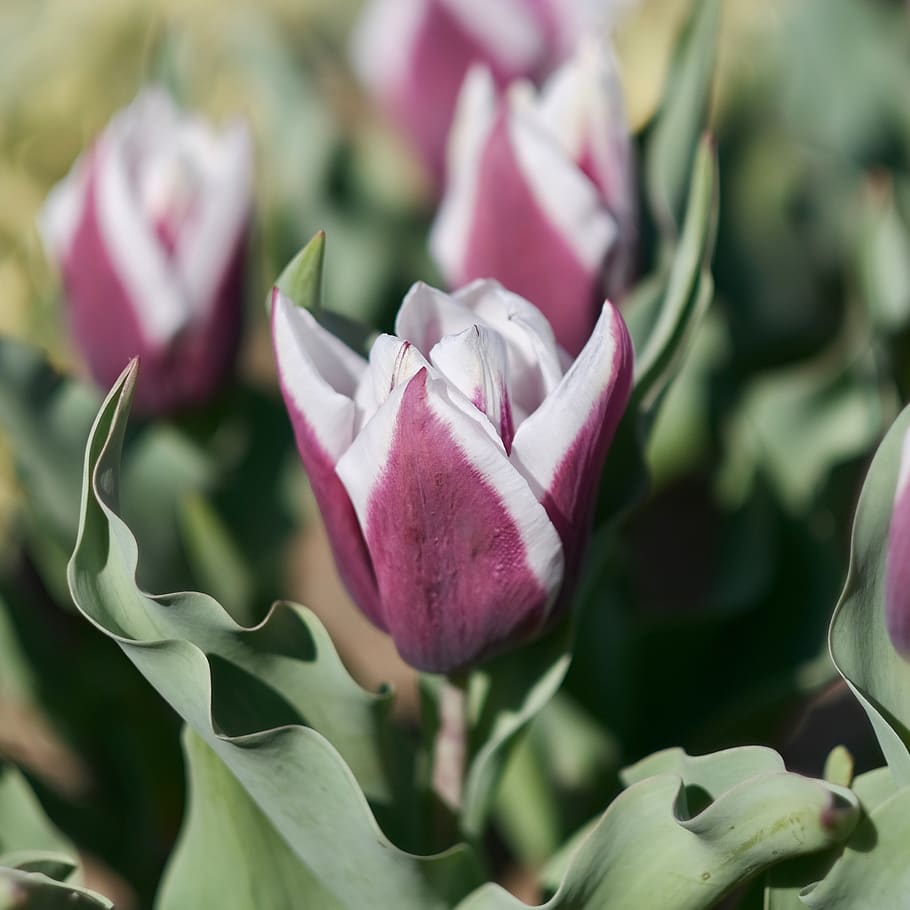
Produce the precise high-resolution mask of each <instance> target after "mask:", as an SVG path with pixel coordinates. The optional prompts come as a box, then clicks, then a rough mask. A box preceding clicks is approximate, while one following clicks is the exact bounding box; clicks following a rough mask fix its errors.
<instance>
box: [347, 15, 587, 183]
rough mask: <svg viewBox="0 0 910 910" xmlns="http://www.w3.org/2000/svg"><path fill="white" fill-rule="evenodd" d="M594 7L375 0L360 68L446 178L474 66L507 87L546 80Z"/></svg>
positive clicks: (357, 60)
mask: <svg viewBox="0 0 910 910" xmlns="http://www.w3.org/2000/svg"><path fill="white" fill-rule="evenodd" d="M594 6H595V5H594V4H590V3H586V2H584V0H375V2H373V3H372V4H371V5H370V6H368V7H367V10H366V13H365V14H364V16H363V18H362V19H361V22H360V24H359V26H358V28H357V31H356V32H355V36H354V41H353V62H354V67H355V69H356V70H357V72H358V73H359V75H360V78H361V80H362V81H363V83H364V84H365V85H366V86H367V87H368V88H369V89H370V90H371V92H372V93H373V94H374V95H375V96H376V97H377V99H378V100H379V102H380V104H381V105H382V106H383V107H384V108H385V110H386V111H387V112H388V114H389V115H390V116H391V117H392V119H393V120H394V121H395V122H396V123H397V124H398V126H399V127H400V128H401V129H402V130H404V131H405V133H406V134H407V136H408V137H409V139H410V140H411V142H412V143H413V145H414V146H415V148H416V149H417V151H418V152H419V154H420V156H421V157H422V158H423V160H424V162H425V164H426V166H427V170H428V171H429V173H430V175H431V177H432V178H433V179H434V180H435V182H436V183H437V185H441V184H442V181H443V178H444V174H445V158H446V155H445V149H446V137H447V136H448V133H449V127H450V125H451V122H452V115H453V113H454V111H455V104H456V100H457V98H458V92H459V89H460V88H461V84H462V81H463V80H464V77H465V75H466V74H467V72H468V70H469V68H470V67H471V65H472V64H474V63H483V64H484V65H486V66H487V67H489V70H490V73H491V76H492V79H493V81H494V83H495V84H496V86H497V87H498V88H500V89H502V88H505V87H506V86H507V85H508V84H509V83H510V82H511V81H512V80H514V79H520V78H524V79H531V80H533V81H535V82H539V81H541V80H542V79H544V78H545V77H546V76H547V74H548V73H550V72H551V71H552V70H553V69H554V67H556V66H558V65H559V63H560V62H561V61H562V60H563V59H565V58H566V57H567V56H568V55H569V54H571V53H572V50H573V48H574V46H575V43H576V41H577V39H578V37H579V35H580V34H581V33H582V32H583V31H584V30H585V29H586V28H587V27H589V26H590V25H591V24H592V23H593V22H594V21H596V19H597V18H598V17H597V16H596V15H595V14H594V12H593V10H594ZM602 16H603V14H602V13H601V14H600V18H602Z"/></svg>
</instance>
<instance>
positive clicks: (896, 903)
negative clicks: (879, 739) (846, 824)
mask: <svg viewBox="0 0 910 910" xmlns="http://www.w3.org/2000/svg"><path fill="white" fill-rule="evenodd" d="M908 843H910V788H906V787H905V788H904V789H902V790H900V791H898V792H897V793H895V794H893V795H892V796H891V797H890V798H888V799H886V800H885V801H884V802H882V803H879V804H878V805H877V806H876V807H875V808H874V809H872V810H870V811H869V812H868V814H866V815H864V816H863V818H862V819H861V820H860V822H859V824H858V825H857V826H856V830H855V831H854V832H853V835H852V836H851V837H850V839H849V840H848V841H847V846H846V848H845V849H844V852H843V853H842V854H841V856H840V858H839V859H838V860H837V862H835V863H834V865H833V866H832V867H831V871H830V872H828V874H827V875H826V876H825V877H824V879H823V880H822V881H820V882H819V883H818V884H817V885H815V886H814V887H812V886H810V887H809V888H807V889H806V890H804V891H803V893H802V894H801V895H800V897H801V900H802V904H803V906H805V907H808V908H810V910H841V908H843V910H852V908H856V907H870V908H872V907H881V908H885V907H895V908H897V907H902V906H904V905H905V904H906V900H907V895H908V894H910V863H908V862H907V844H908Z"/></svg>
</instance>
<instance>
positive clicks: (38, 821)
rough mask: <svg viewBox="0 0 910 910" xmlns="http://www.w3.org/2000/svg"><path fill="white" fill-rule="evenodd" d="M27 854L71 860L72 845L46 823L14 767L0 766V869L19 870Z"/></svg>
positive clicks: (41, 810)
mask: <svg viewBox="0 0 910 910" xmlns="http://www.w3.org/2000/svg"><path fill="white" fill-rule="evenodd" d="M26 854H29V855H34V854H53V855H55V856H66V857H70V858H72V857H73V856H74V854H75V851H74V850H73V846H72V844H70V843H69V841H68V840H67V839H66V838H65V837H64V836H63V835H62V834H61V833H60V832H59V831H58V830H57V829H56V828H55V827H54V826H53V825H52V824H51V823H50V821H48V819H47V816H46V815H45V814H44V810H43V809H42V808H41V804H40V803H39V802H38V798H37V797H36V796H35V794H34V793H33V792H32V789H31V787H29V785H28V782H27V781H26V779H25V777H24V776H23V775H22V773H21V772H20V771H18V770H17V769H16V768H15V767H13V765H9V764H2V763H0V866H13V865H15V866H18V865H19V860H14V859H13V857H20V858H21V857H24V856H25V855H26Z"/></svg>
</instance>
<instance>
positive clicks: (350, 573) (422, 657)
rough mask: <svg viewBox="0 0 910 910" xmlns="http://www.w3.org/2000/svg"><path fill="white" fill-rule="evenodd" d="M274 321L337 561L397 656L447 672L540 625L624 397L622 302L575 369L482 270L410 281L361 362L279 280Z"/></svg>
mask: <svg viewBox="0 0 910 910" xmlns="http://www.w3.org/2000/svg"><path fill="white" fill-rule="evenodd" d="M272 332H273V341H274V345H275V355H276V360H277V364H278V373H279V377H280V381H281V388H282V393H283V395H284V399H285V403H286V405H287V408H288V412H289V414H290V416H291V421H292V423H293V425H294V430H295V434H296V437H297V444H298V448H299V450H300V454H301V457H302V459H303V463H304V466H305V468H306V470H307V473H308V475H309V478H310V483H311V486H312V488H313V492H314V494H315V496H316V499H317V502H318V503H319V507H320V509H321V511H322V514H323V517H324V520H325V523H326V528H327V530H328V534H329V538H330V540H331V542H332V548H333V551H334V554H335V558H336V561H337V563H338V566H339V569H340V572H341V575H342V577H343V578H344V579H345V582H346V584H347V585H348V588H349V590H350V591H351V594H352V595H353V597H354V599H355V600H356V601H357V603H358V604H359V605H360V607H361V609H362V610H363V611H364V612H365V613H366V614H367V615H368V616H369V617H370V619H372V620H373V622H374V623H376V625H378V626H379V627H380V628H382V629H384V630H385V631H387V632H388V633H389V634H390V635H391V636H392V638H393V640H394V641H395V644H396V646H397V648H398V650H399V652H400V654H401V656H402V657H403V658H404V659H405V660H407V661H408V662H409V663H411V664H412V665H413V666H415V667H417V668H418V669H421V670H427V671H431V672H440V673H442V672H451V671H454V670H458V669H460V668H463V667H466V666H468V665H470V664H473V663H476V662H477V661H479V660H482V659H484V658H486V657H489V656H491V655H492V654H495V653H497V652H499V651H502V650H504V649H506V648H508V647H512V646H515V645H517V644H519V643H521V642H522V641H524V640H526V639H528V638H531V637H533V636H534V635H537V634H539V633H540V632H541V631H542V630H543V629H544V628H546V627H547V625H548V624H549V623H550V621H551V619H552V618H553V616H554V615H555V614H556V611H557V610H558V609H559V608H560V607H561V606H562V605H564V604H565V602H566V601H567V600H568V597H567V596H566V595H567V592H568V591H569V590H570V589H571V588H572V587H573V585H574V582H575V576H576V574H577V570H578V564H579V560H580V557H581V553H582V551H583V548H584V545H585V543H586V540H587V536H588V532H589V527H590V520H591V512H590V510H591V504H592V502H593V500H594V492H595V489H596V484H597V481H598V478H599V476H600V471H601V469H602V467H603V463H604V460H605V458H606V454H607V450H608V448H609V445H610V441H611V439H612V437H613V433H614V430H615V429H616V425H617V423H618V421H619V418H620V416H621V415H622V412H623V410H624V408H625V405H626V402H627V400H628V396H629V391H630V384H631V375H632V347H631V341H630V339H629V335H628V332H627V330H626V327H625V325H624V323H623V321H622V318H621V317H620V315H619V313H618V311H617V310H616V309H615V308H613V307H612V306H611V305H610V304H609V303H607V304H604V306H603V308H602V313H601V316H600V319H599V320H598V322H597V326H596V328H595V330H594V332H593V333H592V335H591V337H590V339H589V341H588V344H587V345H586V346H585V348H584V350H583V351H582V352H581V354H580V355H579V357H578V359H577V360H575V362H574V363H572V364H571V365H570V366H568V368H566V367H565V356H564V353H563V352H561V351H560V350H559V349H558V347H557V345H556V343H555V341H554V338H553V333H552V331H551V329H550V326H549V325H548V324H547V321H546V320H545V319H544V318H543V316H542V315H541V314H540V312H539V311H538V310H537V309H535V307H533V306H532V305H531V304H530V303H528V302H527V301H526V300H523V299H522V298H521V297H518V296H517V295H515V294H512V293H510V292H508V291H506V290H505V289H504V288H502V286H501V285H499V284H497V283H496V282H493V281H478V282H475V283H474V284H472V285H470V286H469V287H466V288H464V289H462V290H461V291H459V292H457V293H456V294H453V295H451V296H450V295H448V294H444V293H443V292H441V291H437V290H434V289H433V288H430V287H427V286H426V285H422V284H417V285H415V286H414V287H413V288H412V289H411V291H410V292H409V294H408V295H407V297H406V298H405V300H404V303H403V304H402V307H401V309H400V311H399V313H398V318H397V320H396V325H395V332H396V334H395V335H394V336H393V335H382V336H380V337H379V338H378V339H377V340H376V342H375V343H374V345H373V348H372V350H371V352H370V358H369V362H367V361H365V360H363V359H362V358H361V357H359V355H357V354H355V353H354V352H353V351H351V350H350V349H349V348H347V347H346V346H345V345H344V344H342V343H341V342H340V341H338V339H336V338H335V337H334V336H332V335H330V334H329V333H328V332H327V331H326V330H325V329H323V328H322V327H321V326H320V325H319V323H318V322H317V321H316V320H315V318H314V317H313V316H312V314H310V313H309V312H308V311H307V310H305V309H300V308H298V307H296V306H295V305H294V304H293V303H292V302H291V301H290V300H289V299H288V298H287V297H285V296H284V295H283V294H282V293H281V292H280V291H279V290H278V289H277V288H276V289H275V291H274V292H273V298H272Z"/></svg>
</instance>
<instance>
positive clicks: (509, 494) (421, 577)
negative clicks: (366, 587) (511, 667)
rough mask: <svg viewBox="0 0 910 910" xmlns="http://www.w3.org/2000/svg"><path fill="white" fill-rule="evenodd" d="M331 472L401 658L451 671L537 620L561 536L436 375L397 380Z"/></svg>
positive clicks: (548, 599) (540, 621) (552, 585)
mask: <svg viewBox="0 0 910 910" xmlns="http://www.w3.org/2000/svg"><path fill="white" fill-rule="evenodd" d="M455 394H458V393H457V392H456V393H455ZM484 422H486V421H484ZM337 471H338V475H339V476H340V477H341V479H342V481H343V483H344V485H345V487H346V489H347V491H348V493H349V495H350V497H351V502H352V503H353V504H354V508H355V510H356V512H357V516H358V518H359V520H360V524H361V527H362V528H363V529H364V536H365V538H366V541H367V545H368V547H369V551H370V555H371V557H372V561H373V566H374V569H375V573H376V581H377V585H378V588H379V592H380V598H381V601H382V603H383V607H384V611H385V622H386V628H387V629H388V630H389V632H390V633H391V634H392V637H393V639H394V640H395V644H396V646H397V647H398V650H399V652H400V653H401V655H402V657H403V658H404V659H405V660H407V661H408V662H409V663H411V664H412V665H413V666H416V667H418V668H419V669H423V670H427V671H431V672H440V673H441V672H450V671H452V670H456V669H458V668H461V667H463V666H466V665H467V664H470V663H472V662H474V661H476V660H479V659H482V658H483V657H486V656H489V655H490V654H492V653H494V652H495V651H497V650H498V649H500V648H501V647H503V646H505V645H506V644H512V643H515V642H517V641H518V640H521V639H522V638H524V637H530V636H532V635H533V634H534V633H535V632H538V631H539V630H540V629H541V628H542V626H543V625H544V624H545V622H546V620H547V618H548V616H549V613H550V610H551V607H552V606H553V602H554V599H555V594H556V591H557V590H558V588H559V585H560V582H561V580H562V569H563V555H562V545H561V543H560V540H559V536H558V535H557V534H556V531H555V529H554V528H553V526H552V524H551V523H550V521H549V519H548V518H547V515H546V512H545V511H544V510H543V508H542V507H541V506H540V504H539V503H538V502H537V500H536V499H535V497H534V495H533V494H532V493H531V491H530V489H529V487H528V485H527V483H526V482H525V481H524V479H523V478H522V477H521V476H520V475H519V474H518V472H517V471H516V470H515V469H514V468H513V467H512V465H511V464H510V463H509V461H508V459H507V458H506V456H505V454H504V452H503V450H502V448H501V446H497V445H496V443H495V442H494V441H493V440H491V438H490V436H489V435H488V434H487V433H486V432H484V431H483V430H482V429H481V428H480V427H479V425H478V423H477V421H476V420H473V419H471V417H470V416H469V415H467V414H466V413H465V411H464V410H463V409H462V408H461V407H460V406H459V405H458V403H456V402H453V401H452V400H451V398H450V390H449V389H448V388H447V386H446V382H445V380H443V379H434V378H433V377H432V376H431V375H430V372H429V371H428V370H421V371H420V372H418V373H417V375H416V376H414V377H413V378H412V379H411V380H410V382H408V384H407V385H404V386H398V388H396V389H395V390H394V392H393V393H392V394H391V395H390V396H389V398H388V400H387V401H386V403H385V404H384V405H383V406H382V407H381V408H380V409H379V411H377V413H376V415H375V416H374V417H373V419H372V420H371V421H370V422H369V423H368V424H367V425H366V426H365V427H364V429H363V430H362V431H361V433H360V434H359V436H358V437H357V439H356V440H355V441H354V444H353V445H352V446H351V448H350V449H349V450H348V452H346V453H345V455H344V456H343V457H342V458H341V460H340V461H339V462H338V466H337Z"/></svg>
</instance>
